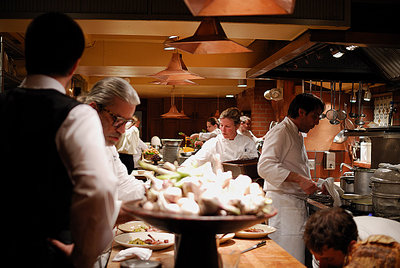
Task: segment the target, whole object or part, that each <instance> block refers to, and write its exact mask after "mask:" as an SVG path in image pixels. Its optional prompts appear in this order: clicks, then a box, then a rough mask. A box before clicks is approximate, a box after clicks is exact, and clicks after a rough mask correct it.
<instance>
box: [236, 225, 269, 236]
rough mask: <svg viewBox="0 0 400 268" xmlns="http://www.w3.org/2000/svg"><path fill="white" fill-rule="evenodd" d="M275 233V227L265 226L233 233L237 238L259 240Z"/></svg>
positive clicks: (255, 226) (252, 227)
mask: <svg viewBox="0 0 400 268" xmlns="http://www.w3.org/2000/svg"><path fill="white" fill-rule="evenodd" d="M275 231H276V228H275V227H272V226H269V225H266V224H256V225H253V226H251V227H249V228H246V229H243V230H240V231H238V232H236V233H235V236H236V237H239V238H261V237H265V236H267V235H269V234H271V233H273V232H275Z"/></svg>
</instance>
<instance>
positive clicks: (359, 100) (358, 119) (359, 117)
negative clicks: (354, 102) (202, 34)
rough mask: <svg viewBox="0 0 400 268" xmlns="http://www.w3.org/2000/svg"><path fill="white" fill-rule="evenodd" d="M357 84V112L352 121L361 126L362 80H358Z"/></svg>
mask: <svg viewBox="0 0 400 268" xmlns="http://www.w3.org/2000/svg"><path fill="white" fill-rule="evenodd" d="M358 85H359V86H358V114H357V119H356V120H355V121H354V123H355V124H356V125H358V126H362V125H364V124H365V122H364V120H363V119H362V117H363V116H362V82H359V84H358Z"/></svg>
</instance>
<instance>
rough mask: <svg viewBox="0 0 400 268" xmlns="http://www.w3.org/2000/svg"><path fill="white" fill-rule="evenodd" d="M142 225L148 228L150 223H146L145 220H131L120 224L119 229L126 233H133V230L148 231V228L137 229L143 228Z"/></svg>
mask: <svg viewBox="0 0 400 268" xmlns="http://www.w3.org/2000/svg"><path fill="white" fill-rule="evenodd" d="M140 227H144V228H146V230H147V229H148V228H149V225H148V224H147V223H144V222H143V221H129V222H126V223H123V224H120V225H118V229H120V230H121V231H122V232H124V233H131V232H135V233H136V232H146V230H140V231H138V230H136V231H135V229H142V228H140Z"/></svg>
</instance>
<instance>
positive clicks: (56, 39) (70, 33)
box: [25, 12, 85, 77]
mask: <svg viewBox="0 0 400 268" xmlns="http://www.w3.org/2000/svg"><path fill="white" fill-rule="evenodd" d="M84 48H85V37H84V35H83V32H82V30H81V28H80V27H79V25H78V24H77V23H76V22H75V21H74V20H73V19H71V18H70V17H69V16H67V15H65V14H62V13H56V12H51V13H45V14H42V15H40V16H38V17H36V18H35V19H34V20H33V21H32V22H31V23H30V24H29V26H28V28H27V30H26V34H25V62H26V64H25V65H26V70H27V73H28V74H29V75H31V74H44V75H48V76H51V77H68V76H72V74H73V72H74V71H75V69H76V67H77V65H78V62H79V59H80V58H81V56H82V53H83V50H84Z"/></svg>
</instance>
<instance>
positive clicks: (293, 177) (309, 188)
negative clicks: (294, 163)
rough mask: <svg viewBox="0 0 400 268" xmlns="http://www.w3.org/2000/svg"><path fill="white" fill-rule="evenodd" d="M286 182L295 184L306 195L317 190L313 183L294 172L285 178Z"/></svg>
mask: <svg viewBox="0 0 400 268" xmlns="http://www.w3.org/2000/svg"><path fill="white" fill-rule="evenodd" d="M286 181H287V182H295V183H297V184H298V185H299V186H300V188H301V189H302V190H303V191H304V192H305V193H306V194H308V195H310V194H313V193H315V192H316V191H318V189H319V188H318V186H317V184H316V183H315V182H314V181H312V180H310V179H309V178H307V177H304V176H302V175H300V174H298V173H295V172H290V173H289V176H288V177H287V178H286Z"/></svg>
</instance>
